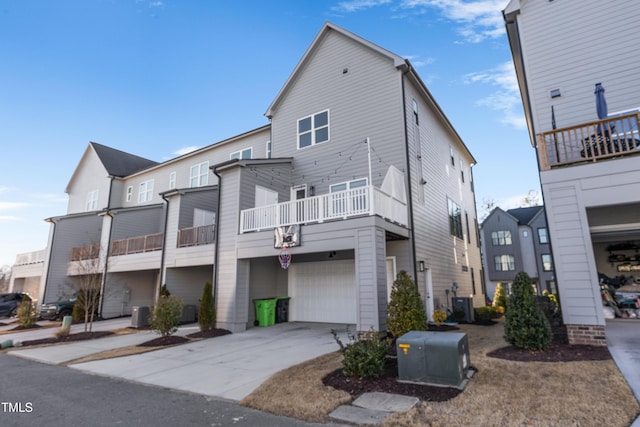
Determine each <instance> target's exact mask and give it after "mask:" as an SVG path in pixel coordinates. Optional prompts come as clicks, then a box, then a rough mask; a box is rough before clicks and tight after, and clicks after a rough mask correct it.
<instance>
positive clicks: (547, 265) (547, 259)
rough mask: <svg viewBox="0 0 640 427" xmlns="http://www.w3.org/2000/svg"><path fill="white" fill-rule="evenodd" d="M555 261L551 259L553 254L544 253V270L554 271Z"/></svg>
mask: <svg viewBox="0 0 640 427" xmlns="http://www.w3.org/2000/svg"><path fill="white" fill-rule="evenodd" d="M552 270H553V261H552V260H551V254H542V271H552Z"/></svg>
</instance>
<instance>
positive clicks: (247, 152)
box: [229, 147, 253, 160]
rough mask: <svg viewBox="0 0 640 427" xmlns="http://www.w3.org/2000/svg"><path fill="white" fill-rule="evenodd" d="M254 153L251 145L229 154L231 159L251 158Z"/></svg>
mask: <svg viewBox="0 0 640 427" xmlns="http://www.w3.org/2000/svg"><path fill="white" fill-rule="evenodd" d="M252 154H253V148H251V147H249V148H245V149H244V150H240V151H235V152H233V153H231V155H230V156H229V158H230V159H232V160H233V159H240V160H243V159H250V158H251V155H252Z"/></svg>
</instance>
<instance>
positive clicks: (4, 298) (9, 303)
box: [0, 292, 30, 317]
mask: <svg viewBox="0 0 640 427" xmlns="http://www.w3.org/2000/svg"><path fill="white" fill-rule="evenodd" d="M26 298H30V297H29V295H27V294H25V293H22V292H12V293H9V294H0V317H2V316H8V317H14V316H15V315H16V314H17V313H18V306H19V305H20V303H21V302H22V301H24V300H25V299H26Z"/></svg>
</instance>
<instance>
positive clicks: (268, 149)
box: [266, 140, 271, 159]
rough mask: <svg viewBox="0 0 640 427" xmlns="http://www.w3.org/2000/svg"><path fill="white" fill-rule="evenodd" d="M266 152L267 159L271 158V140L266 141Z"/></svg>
mask: <svg viewBox="0 0 640 427" xmlns="http://www.w3.org/2000/svg"><path fill="white" fill-rule="evenodd" d="M266 153H267V156H266V157H267V159H270V158H271V140H269V141H267V147H266Z"/></svg>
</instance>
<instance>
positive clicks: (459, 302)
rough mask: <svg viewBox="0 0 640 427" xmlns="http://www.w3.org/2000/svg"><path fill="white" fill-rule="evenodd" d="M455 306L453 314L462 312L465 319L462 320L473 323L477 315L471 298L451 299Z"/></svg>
mask: <svg viewBox="0 0 640 427" xmlns="http://www.w3.org/2000/svg"><path fill="white" fill-rule="evenodd" d="M451 303H452V305H453V312H454V313H455V312H456V311H461V312H463V313H464V317H463V318H462V319H461V320H462V321H463V322H466V323H473V322H474V320H475V315H474V313H473V299H472V298H469V297H453V298H451Z"/></svg>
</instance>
